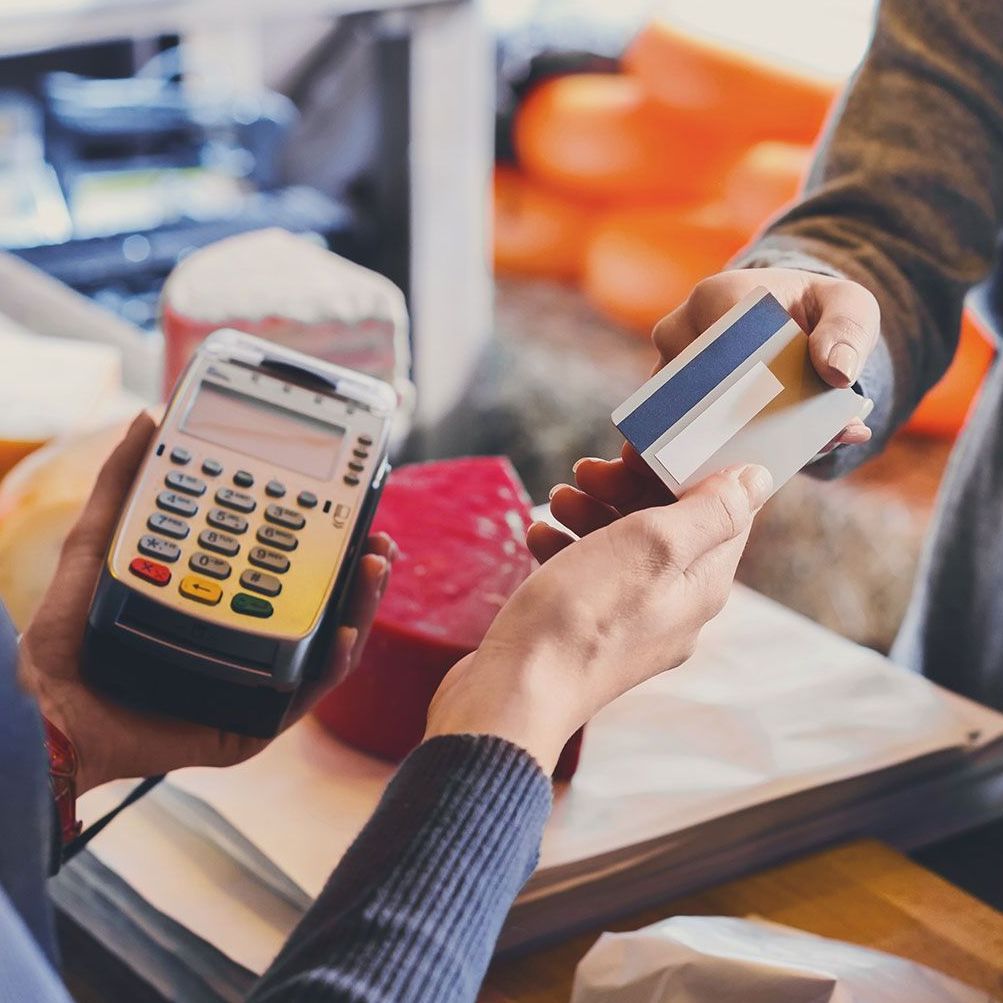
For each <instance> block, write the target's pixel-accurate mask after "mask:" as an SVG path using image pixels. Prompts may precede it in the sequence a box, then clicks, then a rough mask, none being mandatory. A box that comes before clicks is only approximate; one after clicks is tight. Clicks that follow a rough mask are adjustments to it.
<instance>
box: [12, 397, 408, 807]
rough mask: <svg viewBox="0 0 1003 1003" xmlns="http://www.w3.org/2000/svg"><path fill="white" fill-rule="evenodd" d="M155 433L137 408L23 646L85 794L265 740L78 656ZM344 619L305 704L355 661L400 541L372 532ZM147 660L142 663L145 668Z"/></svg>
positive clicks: (28, 680)
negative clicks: (100, 680)
mask: <svg viewBox="0 0 1003 1003" xmlns="http://www.w3.org/2000/svg"><path fill="white" fill-rule="evenodd" d="M153 431H154V423H153V420H152V419H151V418H150V417H149V415H146V414H142V415H140V416H139V417H138V418H137V419H136V420H135V421H134V422H133V424H132V426H131V427H130V429H129V431H128V433H127V435H126V437H125V439H124V440H123V441H122V442H121V443H120V444H119V446H118V448H117V449H116V450H115V451H114V453H112V455H111V457H110V458H109V459H108V461H107V463H105V465H104V467H103V468H102V470H101V472H100V474H99V475H98V479H97V483H96V484H95V486H94V490H93V493H92V494H91V497H90V500H89V501H88V503H87V505H86V506H85V508H84V513H83V515H82V516H81V517H80V520H79V521H78V522H77V524H76V526H75V527H74V529H73V530H72V531H71V533H70V535H69V536H68V538H67V540H66V542H65V544H64V546H63V550H62V555H61V557H60V561H59V570H58V574H57V577H56V579H55V581H54V582H53V584H52V585H51V586H50V588H49V591H48V593H47V594H46V596H45V598H44V599H43V601H42V603H41V605H40V607H39V609H38V611H37V613H36V614H35V616H34V618H33V619H32V621H31V624H30V625H29V626H28V629H27V631H26V632H25V635H24V638H23V639H22V643H21V674H22V679H23V681H24V683H25V685H26V687H27V688H28V689H29V690H31V691H32V692H34V693H35V695H36V697H37V699H38V702H39V705H40V707H41V710H42V713H43V714H44V715H45V716H46V717H48V718H49V719H50V720H51V721H52V722H53V724H55V725H56V726H57V727H59V728H60V729H62V731H63V732H65V733H66V735H67V736H68V737H69V738H70V740H71V741H72V742H73V744H74V746H75V747H76V749H77V754H78V757H79V761H80V770H79V774H78V777H77V788H78V792H80V793H83V792H84V791H86V790H88V789H89V788H91V787H94V786H96V785H97V784H99V783H103V782H104V781H107V780H113V779H117V778H121V777H140V776H151V775H154V774H158V773H166V772H168V771H169V770H173V769H177V768H179V767H182V766H227V765H230V764H232V763H236V762H239V761H240V760H243V759H247V758H249V757H250V756H252V755H254V754H255V753H256V752H259V751H260V750H261V749H262V748H264V746H265V745H267V741H266V740H264V739H258V738H248V737H246V736H242V735H235V734H232V733H230V732H224V731H220V730H219V729H216V728H207V727H203V726H202V725H197V724H191V723H188V722H185V721H177V720H174V719H172V718H166V717H160V716H157V715H154V714H146V713H140V712H137V711H134V710H130V709H127V708H125V707H123V706H121V705H119V704H117V703H115V702H114V701H112V700H110V699H108V698H106V697H104V696H102V695H101V694H100V693H96V692H94V691H93V690H91V689H90V688H89V687H87V686H86V685H85V684H84V682H83V680H82V679H81V676H80V654H81V645H82V642H83V637H84V628H85V626H86V622H87V613H88V609H89V607H90V602H91V597H92V595H93V593H94V588H95V585H96V584H97V579H98V575H99V573H100V571H101V567H102V564H103V563H104V560H105V555H106V552H107V550H108V545H109V543H110V542H111V537H112V534H113V532H114V529H115V525H116V523H117V521H118V516H119V512H120V510H121V508H122V505H123V502H124V501H125V498H126V496H127V494H128V492H129V488H130V486H131V485H132V481H133V478H134V477H135V474H136V470H137V469H138V467H139V464H140V462H141V460H142V458H143V454H144V452H145V451H146V447H147V445H148V443H149V440H150V436H151V435H152V434H153ZM367 550H368V552H367V553H366V555H365V556H364V557H363V558H362V561H361V563H360V566H359V573H358V575H357V577H356V581H355V586H354V592H353V595H352V597H351V601H350V603H349V614H348V617H347V620H346V624H345V625H344V626H342V627H341V628H340V629H339V631H338V634H337V637H336V639H335V645H334V656H333V659H332V663H331V667H330V671H329V673H328V674H327V676H326V677H325V678H324V679H323V680H321V681H319V682H318V684H317V686H316V692H313V691H311V693H310V694H307V695H306V696H307V699H305V700H304V701H303V705H302V707H301V708H299V709H300V711H301V712H302V713H305V712H306V710H307V709H308V706H309V704H310V702H311V699H310V698H312V699H316V698H317V697H319V696H320V695H321V693H322V692H323V691H324V690H326V689H328V688H330V687H331V686H333V685H334V684H335V682H337V681H338V680H339V679H340V678H341V677H342V676H343V675H344V674H346V673H347V672H349V671H350V670H351V668H352V667H354V663H355V660H356V659H357V657H358V655H359V654H360V653H361V650H362V647H363V644H364V642H365V638H366V635H367V633H368V631H369V628H370V626H371V624H372V620H373V616H374V614H375V612H376V607H377V604H378V603H379V600H380V596H381V595H382V594H383V591H384V589H385V587H386V583H387V578H388V575H389V572H390V565H391V563H392V561H393V557H394V554H395V552H396V547H395V546H394V544H393V542H392V541H391V540H390V539H389V537H387V536H385V535H378V536H373V537H370V539H369V542H368V548H367ZM139 668H140V666H137V669H139Z"/></svg>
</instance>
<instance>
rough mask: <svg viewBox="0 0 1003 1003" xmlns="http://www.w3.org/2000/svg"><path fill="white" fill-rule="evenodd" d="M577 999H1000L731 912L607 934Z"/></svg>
mask: <svg viewBox="0 0 1003 1003" xmlns="http://www.w3.org/2000/svg"><path fill="white" fill-rule="evenodd" d="M571 1003H994V1001H993V999H992V997H991V996H988V995H987V994H986V993H984V992H980V991H978V990H975V989H972V988H970V987H968V986H965V985H963V984H962V983H960V982H957V981H955V980H954V979H950V978H948V977H947V976H946V975H941V974H940V973H939V972H935V971H933V970H932V969H930V968H926V967H924V966H923V965H918V964H916V963H915V962H912V961H906V960H904V959H903V958H896V957H893V956H892V955H890V954H884V953H883V952H881V951H874V950H870V949H868V948H864V947H857V946H855V945H853V944H846V943H843V942H841V941H838V940H828V939H826V938H824V937H816V936H814V935H812V934H808V933H802V932H801V931H798V930H791V929H788V928H787V927H783V926H778V925H775V924H772V923H763V922H759V921H755V920H746V919H733V918H730V917H725V916H676V917H673V918H672V919H668V920H664V921H663V922H661V923H656V924H654V925H653V926H647V927H644V928H643V929H641V930H635V931H633V932H631V933H605V934H603V935H602V937H600V939H599V940H598V942H597V943H596V944H595V946H594V947H593V948H592V950H591V951H589V953H588V954H586V955H585V957H584V958H583V959H582V960H581V962H580V964H579V965H578V970H577V972H576V973H575V983H574V988H573V990H572V994H571Z"/></svg>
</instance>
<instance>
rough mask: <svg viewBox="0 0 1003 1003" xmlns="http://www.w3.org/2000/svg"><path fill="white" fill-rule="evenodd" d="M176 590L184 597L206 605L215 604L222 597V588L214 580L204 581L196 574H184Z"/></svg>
mask: <svg viewBox="0 0 1003 1003" xmlns="http://www.w3.org/2000/svg"><path fill="white" fill-rule="evenodd" d="M178 591H179V592H180V593H181V594H182V595H183V596H184V597H185V598H186V599H194V600H195V601H196V602H200V603H205V605H206V606H215V605H216V603H218V602H219V601H220V599H222V598H223V590H222V589H221V588H220V587H219V586H218V585H217V584H216V583H215V582H209V581H206V580H205V579H204V578H199V576H198V575H185V577H184V578H182V579H181V584H180V585H179V586H178Z"/></svg>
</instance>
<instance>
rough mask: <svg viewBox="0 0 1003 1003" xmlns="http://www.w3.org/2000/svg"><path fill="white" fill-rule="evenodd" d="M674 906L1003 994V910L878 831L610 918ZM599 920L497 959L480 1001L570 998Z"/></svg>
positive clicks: (632, 925)
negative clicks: (860, 951)
mask: <svg viewBox="0 0 1003 1003" xmlns="http://www.w3.org/2000/svg"><path fill="white" fill-rule="evenodd" d="M673 915H725V916H748V915H756V916H759V917H762V918H764V919H769V920H773V921H774V922H777V923H784V924H786V925H787V926H791V927H796V928H798V929H800V930H806V931H808V932H809V933H815V934H819V935H821V936H823V937H832V938H834V939H838V940H845V941H850V942H852V943H855V944H862V945H865V946H867V947H873V948H877V949H878V950H882V951H887V952H888V953H889V954H897V955H900V956H901V957H904V958H911V959H913V960H915V961H919V962H922V963H923V964H926V965H929V966H930V967H932V968H936V969H939V970H940V971H942V972H944V973H945V974H947V975H951V976H954V978H956V979H960V980H961V981H962V982H967V983H968V984H969V985H972V986H974V987H976V988H978V989H983V990H985V991H986V992H988V993H990V994H992V995H994V996H997V997H999V998H1000V999H1001V1000H1003V914H1001V913H999V912H996V910H994V909H991V908H990V907H989V906H987V905H984V904H983V903H981V902H979V901H978V900H977V899H974V898H972V897H971V896H970V895H967V894H966V893H965V892H963V891H961V890H960V889H958V888H956V887H955V886H954V885H952V884H950V883H948V882H947V881H944V880H943V879H942V878H939V877H937V876H936V875H935V874H932V873H931V872H930V871H927V870H925V869H924V868H922V867H920V866H919V865H918V864H914V863H913V862H912V861H910V860H908V859H907V858H906V857H904V856H903V855H902V854H900V853H897V852H896V851H895V850H892V849H890V848H888V847H887V846H884V845H883V844H881V843H878V842H874V841H861V842H856V843H850V844H848V845H846V846H841V847H837V848H835V849H832V850H827V851H825V852H823V853H818V854H814V855H812V856H809V857H804V858H802V859H800V860H795V861H793V862H791V863H788V864H785V865H783V866H781V867H777V868H774V869H772V870H769V871H764V872H761V873H759V874H753V875H750V876H749V877H745V878H742V879H740V880H738V881H733V882H730V883H729V884H726V885H721V886H719V887H717V888H712V889H710V890H708V891H705V892H701V893H700V894H698V895H691V896H687V897H686V898H682V899H677V900H675V901H672V902H668V903H666V904H665V905H664V906H661V907H659V908H656V909H649V910H647V911H645V912H642V913H638V914H636V915H633V916H630V917H628V918H626V919H625V920H622V921H621V922H618V923H612V924H609V925H608V926H606V927H605V928H606V929H612V930H631V929H636V928H638V927H641V926H645V925H647V924H649V923H654V922H656V921H657V920H660V919H664V918H666V917H668V916H673ZM600 932H601V931H600V930H594V931H592V932H590V933H587V934H584V935H582V936H579V937H575V938H573V939H571V940H567V941H563V942H561V943H559V944H556V945H554V946H553V947H550V948H546V949H544V950H541V951H537V952H534V953H532V954H528V955H526V956H524V957H522V958H517V959H514V960H507V961H501V962H497V963H496V964H495V965H494V966H493V967H492V969H491V971H490V972H489V974H488V978H487V980H486V982H485V987H484V990H483V991H482V993H481V996H480V1003H567V1001H568V998H569V996H570V993H571V982H572V978H573V976H574V971H575V966H576V965H577V964H578V961H579V959H580V958H581V957H582V956H583V955H584V954H585V953H586V951H588V949H589V948H590V947H591V946H592V944H593V943H594V942H595V940H596V938H597V936H598V935H599V933H600Z"/></svg>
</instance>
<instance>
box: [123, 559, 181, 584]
mask: <svg viewBox="0 0 1003 1003" xmlns="http://www.w3.org/2000/svg"><path fill="white" fill-rule="evenodd" d="M129 570H130V571H131V572H132V573H133V574H134V575H135V576H136V577H137V578H142V579H143V581H144V582H152V583H153V584H154V585H166V584H167V583H168V582H169V581H170V580H171V569H170V568H168V567H166V566H165V565H163V564H158V563H157V562H156V561H148V560H147V559H146V558H145V557H134V558H133V559H132V561H131V562H130V563H129Z"/></svg>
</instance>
